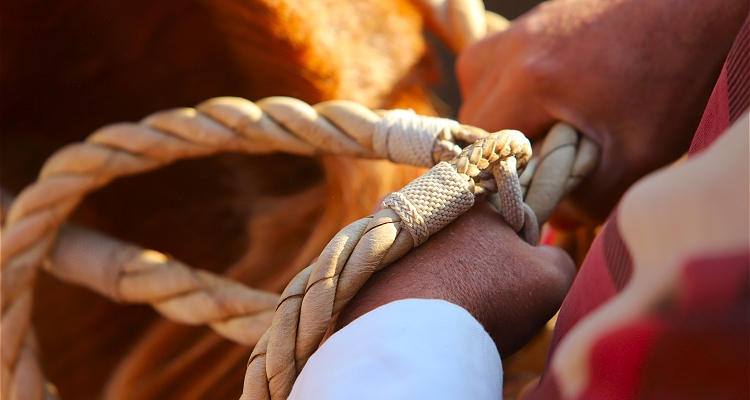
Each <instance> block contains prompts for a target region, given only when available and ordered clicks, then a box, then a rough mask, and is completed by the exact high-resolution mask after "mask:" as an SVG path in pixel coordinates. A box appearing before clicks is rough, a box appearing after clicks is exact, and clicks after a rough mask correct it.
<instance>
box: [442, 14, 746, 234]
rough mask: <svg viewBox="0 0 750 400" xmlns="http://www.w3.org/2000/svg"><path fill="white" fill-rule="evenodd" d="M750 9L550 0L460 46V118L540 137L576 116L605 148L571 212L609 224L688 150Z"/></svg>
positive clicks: (573, 216) (571, 204) (576, 123)
mask: <svg viewBox="0 0 750 400" xmlns="http://www.w3.org/2000/svg"><path fill="white" fill-rule="evenodd" d="M747 14H748V2H747V0H693V1H688V0H661V1H653V0H558V1H550V2H546V3H543V4H541V5H540V6H539V7H537V8H536V9H534V10H532V11H531V12H529V13H528V14H526V15H524V16H522V17H521V18H519V19H517V20H515V21H513V24H512V25H511V27H510V29H509V30H507V31H505V32H502V33H499V34H497V35H494V36H491V37H489V38H487V39H485V40H483V41H481V42H479V43H477V44H475V45H474V46H472V47H470V48H468V49H467V50H465V51H464V52H462V53H461V54H460V57H459V59H458V63H457V73H458V78H459V83H460V86H461V90H462V95H463V97H464V103H463V106H462V108H461V110H460V112H459V119H460V120H461V122H463V123H467V124H470V125H476V126H479V127H482V128H484V129H486V130H488V131H497V130H500V129H518V130H520V131H522V132H523V133H524V134H526V135H527V136H529V137H535V136H539V135H541V134H543V133H544V132H546V130H547V129H549V127H551V126H552V124H553V123H554V122H555V121H558V120H559V121H565V122H568V123H570V124H571V125H573V126H575V127H576V128H577V129H579V130H580V131H581V132H582V133H583V134H584V135H586V136H588V137H589V138H590V139H592V140H593V141H595V142H596V143H598V144H599V145H600V147H601V149H602V152H601V159H600V162H599V165H598V166H597V168H596V170H594V171H593V173H592V175H591V176H590V178H589V179H587V180H586V181H585V182H584V183H583V184H582V185H581V186H580V187H579V189H578V190H577V191H575V192H574V193H573V195H572V196H571V198H570V199H569V200H570V201H567V202H566V203H564V205H563V207H562V210H563V211H567V213H564V214H567V216H566V217H565V218H563V219H566V220H569V222H572V221H570V220H571V219H577V220H584V221H586V220H588V221H592V220H593V221H592V222H600V221H602V220H603V219H604V218H605V217H606V216H607V214H609V212H610V211H611V210H612V208H613V207H614V205H615V204H616V202H617V201H618V200H619V198H620V196H621V195H622V194H623V193H624V191H625V190H626V189H627V188H628V187H629V186H630V185H631V184H632V183H634V182H635V181H636V180H637V179H639V178H640V177H642V176H644V175H645V174H647V173H649V172H651V171H653V170H655V169H657V168H659V167H661V166H663V165H666V164H667V163H669V162H671V161H674V160H676V159H677V158H679V157H680V156H681V155H682V154H683V153H685V152H686V151H687V149H688V147H689V144H690V140H691V138H692V135H693V133H694V132H695V129H696V127H697V125H698V122H699V121H700V117H701V115H702V112H703V108H704V107H705V105H706V102H707V101H708V97H709V95H710V93H711V90H712V88H713V86H714V83H715V81H716V78H717V77H718V75H719V72H720V70H721V66H722V64H723V62H724V58H725V57H726V55H727V53H728V51H729V48H730V47H731V44H732V42H733V40H734V37H735V35H736V34H737V32H738V31H739V28H740V26H741V25H742V22H743V21H744V19H745V18H746V17H747ZM557 216H558V218H559V217H560V213H558V215H557Z"/></svg>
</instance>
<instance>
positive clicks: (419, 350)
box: [289, 299, 503, 400]
mask: <svg viewBox="0 0 750 400" xmlns="http://www.w3.org/2000/svg"><path fill="white" fill-rule="evenodd" d="M502 388H503V372H502V364H501V361H500V355H499V354H498V352H497V348H496V347H495V343H494V342H493V341H492V339H491V338H490V336H489V335H488V334H487V332H485V330H484V328H483V327H482V325H480V324H479V322H477V320H476V319H474V317H472V316H471V314H469V313H468V312H467V311H466V310H464V309H463V308H461V307H459V306H457V305H454V304H452V303H449V302H447V301H443V300H422V299H407V300H399V301H394V302H392V303H388V304H386V305H384V306H381V307H378V308H377V309H375V310H373V311H370V312H369V313H367V314H365V315H363V316H361V317H359V318H357V319H356V320H354V321H353V322H351V323H350V324H349V325H347V326H346V327H345V328H343V329H341V330H340V331H338V332H337V333H335V334H333V335H332V336H331V337H330V338H329V339H328V341H326V342H325V343H324V344H323V345H322V346H321V347H320V348H319V349H318V350H317V351H316V352H315V354H313V356H312V357H311V358H310V360H309V361H308V362H307V364H306V365H305V367H304V368H303V369H302V372H301V374H300V375H299V377H298V378H297V382H296V383H295V384H294V387H293V388H292V393H291V396H290V397H289V399H290V400H306V399H322V400H338V399H341V400H343V399H347V400H349V399H396V400H397V399H476V400H483V399H501V398H502Z"/></svg>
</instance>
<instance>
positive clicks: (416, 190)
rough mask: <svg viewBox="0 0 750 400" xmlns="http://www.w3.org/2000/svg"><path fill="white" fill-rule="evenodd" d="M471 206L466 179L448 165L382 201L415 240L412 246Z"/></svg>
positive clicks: (438, 167) (442, 164) (436, 168)
mask: <svg viewBox="0 0 750 400" xmlns="http://www.w3.org/2000/svg"><path fill="white" fill-rule="evenodd" d="M473 204H474V194H473V193H472V192H471V189H470V188H469V184H468V182H467V181H466V180H465V179H462V178H461V176H460V175H459V174H458V172H456V170H455V169H454V168H453V167H451V166H450V164H448V163H447V162H441V163H439V164H437V165H436V166H434V167H433V168H432V169H430V170H429V171H428V172H427V173H425V174H424V175H422V176H421V177H419V178H417V179H416V180H414V181H412V182H411V183H410V184H408V185H406V186H405V187H404V188H403V189H401V190H400V191H398V192H393V193H391V194H390V195H389V196H388V197H386V198H385V200H383V208H390V209H391V210H393V211H394V212H395V213H396V214H398V216H399V217H400V218H401V226H402V227H403V228H406V230H408V231H409V233H410V234H411V237H412V239H413V240H414V247H416V246H419V245H420V244H422V243H424V242H425V241H426V240H427V238H429V237H430V235H432V234H434V233H435V232H437V231H439V230H441V229H443V227H445V226H446V225H448V224H449V223H450V222H451V221H453V220H454V219H456V218H457V217H458V216H459V215H461V214H463V213H465V212H466V211H468V210H469V209H470V208H471V206H472V205H473Z"/></svg>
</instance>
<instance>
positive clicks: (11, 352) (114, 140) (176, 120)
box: [0, 0, 596, 399]
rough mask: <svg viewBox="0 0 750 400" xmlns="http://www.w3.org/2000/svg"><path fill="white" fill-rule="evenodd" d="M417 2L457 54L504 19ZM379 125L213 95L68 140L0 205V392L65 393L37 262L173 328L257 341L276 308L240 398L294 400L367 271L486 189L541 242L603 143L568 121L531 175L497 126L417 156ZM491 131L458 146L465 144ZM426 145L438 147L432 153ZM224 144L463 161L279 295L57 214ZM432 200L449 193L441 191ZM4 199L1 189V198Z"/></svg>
mask: <svg viewBox="0 0 750 400" xmlns="http://www.w3.org/2000/svg"><path fill="white" fill-rule="evenodd" d="M423 3H428V4H427V6H428V7H429V10H431V12H432V13H431V14H430V16H429V18H428V19H430V18H432V20H434V21H438V22H439V23H438V27H439V28H440V29H441V32H443V35H444V36H446V37H455V38H456V39H455V40H453V41H450V43H452V44H451V45H452V46H453V47H454V49H460V48H463V47H464V46H465V45H467V44H469V43H471V42H473V41H476V40H478V39H480V38H481V37H482V36H483V35H484V34H486V32H487V31H488V30H490V31H491V30H493V29H498V28H502V27H503V26H504V25H505V24H506V23H507V21H504V20H502V19H501V17H499V16H493V15H492V14H485V13H484V12H483V7H481V2H478V1H474V0H455V1H453V0H448V1H439V0H425V1H424V2H423ZM477 4H478V5H477ZM483 17H486V18H487V19H486V20H485V19H483ZM478 26H479V28H477V27H478ZM455 32H459V33H455ZM451 35H454V36H451ZM381 114H382V113H381ZM383 119H384V118H383V116H382V115H379V114H378V113H375V112H372V111H370V110H369V109H367V108H365V107H362V106H360V105H358V104H355V103H351V102H345V101H331V102H325V103H321V104H317V105H315V106H309V105H307V104H305V103H303V102H301V101H299V100H295V99H290V98H267V99H264V100H261V101H259V102H257V103H252V102H250V101H247V100H243V99H238V98H217V99H211V100H208V101H206V102H204V103H202V104H200V105H199V106H197V107H196V108H195V109H191V108H183V109H174V110H168V111H163V112H158V113H155V114H153V115H151V116H149V117H147V118H145V119H144V120H142V121H141V122H140V123H138V124H134V123H123V124H116V125H111V126H107V127H104V128H102V129H100V130H98V131H96V132H94V133H93V134H92V135H91V136H89V137H88V138H87V140H86V141H85V142H83V143H77V144H72V145H69V146H67V147H65V148H63V149H61V150H59V151H58V152H57V153H55V154H54V155H53V156H52V157H50V159H49V160H48V161H47V162H46V163H45V165H44V167H43V168H42V171H41V172H40V174H39V179H38V181H37V182H35V183H34V184H32V185H30V186H29V187H28V188H26V189H25V190H24V191H22V192H21V193H20V194H19V196H18V198H17V199H16V200H15V201H14V202H13V204H12V206H11V207H10V209H9V210H8V212H7V214H6V213H3V217H4V219H5V222H4V225H3V230H2V236H3V241H2V243H1V245H2V248H1V250H2V255H1V256H0V266H1V267H2V291H1V293H0V302H1V303H2V327H1V329H2V332H1V335H2V343H1V344H0V346H1V353H2V357H1V361H2V364H1V366H2V382H1V383H0V385H1V387H2V393H0V397H2V398H3V399H6V398H7V399H41V398H45V399H46V398H55V394H54V389H53V388H52V387H51V386H50V385H47V384H45V381H44V378H43V374H42V372H41V368H40V367H39V364H38V357H37V348H36V347H37V346H36V342H35V339H34V335H33V330H32V329H31V326H30V312H31V306H32V290H33V283H34V280H35V277H36V274H37V272H38V270H39V268H40V266H41V265H43V264H44V265H45V268H47V269H48V270H49V271H50V272H51V273H53V274H54V275H56V276H58V277H60V278H61V279H65V280H68V281H71V282H74V283H78V284H81V285H84V286H87V287H89V288H91V289H93V290H95V291H97V292H99V293H101V294H103V295H105V296H107V297H109V298H112V299H114V300H118V301H129V302H144V303H150V304H152V305H153V306H154V307H155V308H156V309H157V310H158V311H159V312H161V313H162V314H163V315H164V316H166V317H167V318H170V319H173V320H176V321H179V322H183V323H189V324H209V325H210V326H211V327H212V328H213V329H214V330H216V331H217V332H218V333H220V334H221V335H224V336H225V337H227V338H229V339H231V340H234V341H237V342H238V343H242V344H246V345H250V344H252V343H254V342H255V341H256V340H257V338H258V337H259V336H260V334H261V332H263V331H264V330H265V329H266V327H268V324H269V321H270V320H271V318H273V323H272V325H271V328H270V329H269V330H268V331H267V332H266V333H265V334H264V335H263V337H262V338H261V339H260V342H259V343H258V345H257V346H256V348H255V351H254V352H253V356H252V358H251V361H250V363H249V364H248V371H247V375H246V380H245V392H244V394H243V398H267V397H268V396H272V397H273V398H285V397H286V395H287V394H288V393H289V390H290V389H291V385H292V383H293V381H294V377H295V376H296V374H297V373H298V372H299V370H300V369H301V368H302V367H303V366H304V363H305V361H306V360H307V358H308V357H309V356H310V355H311V354H312V352H313V351H314V350H315V348H317V345H318V344H319V342H320V337H322V335H323V333H324V332H325V329H326V327H327V325H328V321H329V320H330V316H331V315H332V313H334V312H335V311H338V310H340V309H341V307H343V306H344V305H345V304H346V302H347V301H348V300H349V299H350V298H351V297H352V296H353V295H354V293H356V291H357V290H358V288H359V287H361V285H362V284H363V283H364V281H365V280H366V279H367V277H369V275H370V274H372V272H374V271H375V270H377V269H379V268H382V267H383V266H385V265H388V264H389V263H391V262H392V261H394V260H395V259H397V258H398V257H400V256H401V255H403V254H404V253H405V252H407V251H408V250H409V249H410V248H412V247H413V246H416V245H419V244H420V243H421V242H423V241H424V240H426V238H427V237H428V236H429V235H430V234H432V233H434V232H436V231H437V230H438V229H440V228H442V227H443V226H445V225H446V224H447V223H449V222H450V221H451V220H453V219H455V218H456V217H457V216H458V215H460V214H461V213H462V212H463V211H465V210H466V209H468V207H470V206H471V204H472V203H473V198H474V196H475V195H484V194H488V193H491V192H493V191H495V190H497V188H498V185H499V186H500V188H501V190H500V192H501V197H500V200H498V201H497V202H496V203H497V205H498V206H500V209H501V212H502V213H503V215H504V216H506V219H509V220H511V221H514V222H512V224H513V226H514V227H518V226H519V225H520V226H521V228H517V229H520V230H522V231H523V232H522V234H524V236H525V237H526V238H527V240H528V239H529V238H530V237H533V235H534V232H536V235H537V237H538V224H539V223H540V222H543V221H544V220H546V218H538V221H537V218H536V217H535V215H536V216H539V215H541V216H545V215H548V213H549V212H551V210H552V208H554V206H555V205H556V204H557V202H558V201H559V200H560V198H562V196H563V195H564V194H565V193H566V192H567V191H569V190H570V189H571V188H572V187H573V186H574V185H575V184H576V183H577V182H578V181H580V179H581V178H582V177H583V176H585V174H586V172H587V169H590V167H591V166H592V165H593V163H595V161H596V149H595V147H594V146H593V145H591V144H590V142H587V141H585V140H579V138H578V136H577V135H576V134H575V132H574V131H572V129H570V128H565V127H564V126H562V128H560V129H563V130H565V129H567V131H568V133H570V132H573V135H574V136H573V139H571V138H570V135H567V136H566V138H567V139H565V140H563V142H564V143H565V144H564V145H560V146H563V147H564V148H566V149H567V148H568V147H570V148H571V149H572V153H571V152H570V151H561V150H559V149H558V146H552V145H551V146H552V147H553V149H556V150H555V151H550V156H549V157H546V156H545V157H544V158H543V159H542V162H539V163H532V164H531V165H530V166H529V168H527V170H526V173H524V175H522V176H521V178H520V181H519V180H518V178H517V175H516V170H518V169H522V167H523V166H524V165H525V164H526V163H527V162H528V160H529V157H530V155H531V149H530V147H529V145H528V141H526V139H525V138H523V136H522V135H520V134H517V133H508V132H507V131H506V132H505V133H502V132H501V133H498V134H493V135H489V136H487V133H486V132H484V131H482V130H481V129H476V128H471V127H466V126H461V125H458V124H457V123H448V122H440V123H435V124H428V125H433V126H443V128H442V129H440V130H439V131H435V132H430V133H429V134H428V135H420V136H424V137H425V138H426V139H422V142H420V143H421V145H419V146H416V147H418V148H421V149H422V150H421V151H420V152H417V153H416V154H415V155H413V156H412V155H409V154H410V153H411V152H408V151H407V152H405V153H403V154H406V156H404V155H403V154H402V153H401V152H399V154H391V153H389V151H392V150H389V149H398V148H399V146H386V147H385V150H382V148H378V149H375V148H373V142H382V135H387V137H388V140H387V141H388V142H390V140H396V141H401V142H403V143H409V142H411V141H412V140H413V139H414V138H413V137H401V138H400V139H399V134H402V133H403V132H404V130H399V129H396V130H395V131H394V130H389V129H388V128H387V127H385V128H384V127H383V126H382V123H381V122H382V121H383ZM416 125H420V123H417V124H416ZM422 125H424V124H422ZM378 135H381V136H378ZM552 136H555V137H557V136H560V135H557V134H556V135H550V137H552ZM482 137H484V138H483V139H480V141H479V142H477V143H475V144H474V145H472V146H469V147H467V148H466V149H464V150H463V151H461V152H460V154H459V151H460V147H459V146H458V145H459V144H463V143H466V142H473V141H474V140H476V139H479V138H482ZM425 141H429V143H430V144H429V145H425ZM561 143H562V142H561ZM519 146H520V147H519ZM545 146H546V145H545ZM427 150H429V152H430V154H425V152H426V151H427ZM569 150H570V149H569ZM221 151H236V152H244V153H249V154H262V153H270V152H288V153H292V154H300V155H314V154H319V153H323V152H326V153H332V154H343V155H350V156H356V157H368V158H389V159H392V160H393V159H397V160H398V161H402V162H403V161H406V162H411V160H415V161H413V163H415V164H417V165H424V164H425V160H432V162H439V161H442V160H450V159H451V158H452V157H455V158H453V159H452V160H451V162H450V163H444V162H443V163H440V164H438V166H437V167H436V169H433V170H431V171H430V172H428V173H427V174H426V175H425V176H426V177H425V178H424V179H422V178H420V180H418V181H415V183H414V184H410V185H409V186H407V188H405V189H404V190H402V191H400V193H399V194H396V195H394V196H393V197H391V198H389V199H388V200H386V202H385V203H386V204H385V205H386V207H385V208H384V209H383V210H382V211H381V212H379V213H378V214H376V215H375V216H372V217H368V218H365V219H362V220H360V221H357V222H354V223H352V224H351V225H349V226H348V227H346V228H345V229H344V230H342V231H341V232H340V233H339V234H338V235H336V236H335V237H334V239H333V240H332V241H331V242H330V243H329V245H328V246H327V247H326V249H325V250H324V252H323V254H321V257H320V258H319V259H318V261H317V262H316V263H315V264H314V265H313V266H311V267H308V268H307V269H305V270H303V271H302V272H301V273H300V274H299V275H298V276H297V277H295V279H294V280H293V281H292V282H291V283H290V284H289V286H288V287H287V289H286V290H285V291H284V294H282V296H281V300H278V299H279V298H278V296H276V295H274V294H270V293H265V292H260V291H256V290H253V289H251V288H248V287H246V286H244V285H241V284H239V283H236V282H233V281H231V280H229V279H226V278H223V277H220V276H216V275H214V274H211V273H208V272H205V271H198V270H195V269H193V268H191V267H189V266H186V265H184V264H182V263H180V262H178V261H176V260H170V259H168V258H166V257H165V256H163V255H162V254H160V253H157V252H153V251H149V250H143V249H141V248H138V247H136V246H133V245H129V244H126V243H123V242H120V241H117V240H116V239H114V238H110V237H107V236H105V235H101V234H99V233H96V232H93V231H91V230H88V229H86V228H82V227H75V226H70V225H64V224H63V223H64V221H65V219H66V218H67V217H68V216H69V215H70V214H71V213H72V211H73V210H74V209H75V208H76V206H77V205H78V204H79V203H80V202H81V201H82V199H83V198H84V197H85V195H86V194H87V193H90V192H91V191H94V190H96V189H98V188H101V187H102V186H104V185H106V184H108V183H109V182H111V181H112V180H114V179H117V178H119V177H123V176H128V175H134V174H138V173H143V172H146V171H150V170H153V169H156V168H160V167H162V166H165V165H167V164H169V163H172V162H174V161H176V160H179V159H185V158H196V157H205V156H208V155H212V154H215V153H217V152H221ZM543 152H544V149H543ZM404 157H406V159H404ZM561 166H562V167H561ZM532 167H533V168H532ZM534 171H537V172H536V173H535V172H534ZM543 171H547V172H543ZM541 175H545V176H547V175H549V177H544V178H542V177H540V176H541ZM493 177H494V178H493ZM497 178H499V179H497ZM436 182H437V183H436ZM508 182H509V183H508ZM519 183H520V184H521V188H522V189H519V186H518V184H519ZM440 188H443V189H445V193H444V196H442V197H441V196H433V193H436V191H438V192H439V191H440ZM545 188H546V189H545ZM550 188H552V189H554V190H550ZM506 189H507V190H506ZM519 192H521V193H522V194H524V195H525V196H526V198H527V201H526V203H527V204H524V203H523V201H521V200H519V197H518V193H519ZM550 193H552V194H550ZM438 198H442V202H441V201H437V202H436V201H433V200H435V199H438ZM399 201H400V204H401V205H398V204H399ZM7 203H8V200H7V199H3V205H5V204H7ZM529 205H532V206H531V207H530V206H529ZM534 205H536V206H534ZM519 206H520V207H521V209H520V211H519ZM535 207H536V208H535ZM532 209H533V211H532ZM511 215H513V216H512V217H511ZM520 215H523V220H524V222H523V224H520V223H519V216H520ZM58 236H59V237H58ZM355 238H356V239H355ZM535 240H536V239H532V240H530V241H532V242H534V241H535ZM48 255H49V257H47V256H48ZM277 302H278V306H276V307H275V308H276V309H275V314H274V305H275V304H276V303H277Z"/></svg>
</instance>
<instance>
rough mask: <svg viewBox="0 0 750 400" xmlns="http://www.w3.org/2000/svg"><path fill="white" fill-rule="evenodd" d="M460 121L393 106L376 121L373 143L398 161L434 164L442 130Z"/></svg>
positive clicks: (375, 147)
mask: <svg viewBox="0 0 750 400" xmlns="http://www.w3.org/2000/svg"><path fill="white" fill-rule="evenodd" d="M457 125H459V124H458V122H456V121H453V120H450V119H445V118H438V117H428V116H423V115H417V114H416V113H414V111H412V110H391V111H388V112H387V113H385V114H384V115H383V118H382V119H381V120H380V121H379V122H378V123H377V124H375V128H374V131H373V136H372V147H373V150H375V153H376V154H377V155H378V156H380V157H383V158H387V159H389V160H391V161H393V162H396V163H402V164H408V165H414V166H417V167H427V168H429V167H432V166H433V165H435V161H436V160H433V158H432V150H433V147H434V145H435V141H436V140H437V136H438V134H440V132H442V131H443V130H444V129H446V128H450V127H451V126H457Z"/></svg>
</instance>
